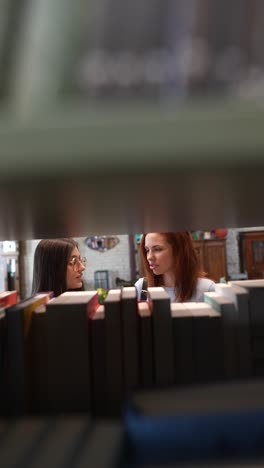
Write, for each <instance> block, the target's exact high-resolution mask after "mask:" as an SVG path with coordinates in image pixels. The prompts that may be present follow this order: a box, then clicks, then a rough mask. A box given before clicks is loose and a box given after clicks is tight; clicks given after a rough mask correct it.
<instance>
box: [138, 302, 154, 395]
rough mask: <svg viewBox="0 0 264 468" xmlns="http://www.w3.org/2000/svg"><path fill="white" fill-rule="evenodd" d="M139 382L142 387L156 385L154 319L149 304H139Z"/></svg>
mask: <svg viewBox="0 0 264 468" xmlns="http://www.w3.org/2000/svg"><path fill="white" fill-rule="evenodd" d="M138 334H139V382H140V386H141V387H151V386H152V385H153V384H154V365H153V337H152V319H151V311H150V308H149V303H148V302H138Z"/></svg>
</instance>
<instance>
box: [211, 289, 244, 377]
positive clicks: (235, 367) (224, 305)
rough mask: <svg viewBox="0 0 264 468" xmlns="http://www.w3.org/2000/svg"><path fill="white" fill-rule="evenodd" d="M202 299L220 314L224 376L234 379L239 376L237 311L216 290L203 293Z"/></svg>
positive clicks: (228, 300)
mask: <svg viewBox="0 0 264 468" xmlns="http://www.w3.org/2000/svg"><path fill="white" fill-rule="evenodd" d="M204 301H205V302H206V303H207V304H209V305H211V306H212V308H213V309H214V310H216V311H217V312H219V313H220V314H221V316H222V322H223V341H224V350H223V357H224V369H225V377H226V378H228V379H234V378H238V377H240V373H239V355H238V345H237V333H236V329H237V323H238V313H237V311H236V309H235V305H234V303H233V302H232V301H231V300H230V299H228V298H226V297H224V296H222V295H220V294H217V293H216V292H206V293H204Z"/></svg>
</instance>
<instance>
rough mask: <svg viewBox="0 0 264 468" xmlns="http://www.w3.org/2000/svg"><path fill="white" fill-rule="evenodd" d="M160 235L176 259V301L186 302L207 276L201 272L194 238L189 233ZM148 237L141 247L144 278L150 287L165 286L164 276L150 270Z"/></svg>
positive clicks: (165, 233) (143, 237)
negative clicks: (147, 249)
mask: <svg viewBox="0 0 264 468" xmlns="http://www.w3.org/2000/svg"><path fill="white" fill-rule="evenodd" d="M158 234H160V235H161V236H162V237H163V238H164V240H165V241H166V242H168V244H170V245H171V247H172V255H173V257H174V259H175V287H176V288H177V294H176V298H175V299H176V300H178V301H180V302H184V301H186V300H188V299H189V298H190V297H191V296H192V294H193V292H194V290H195V287H196V283H197V280H198V278H200V277H203V276H205V274H204V272H203V271H201V270H200V265H199V259H198V257H197V254H196V251H195V248H194V244H193V240H192V236H191V234H190V232H188V231H183V232H159V233H158ZM146 235H147V234H143V235H142V238H141V241H140V246H139V252H140V259H141V264H142V267H143V270H144V276H145V277H146V278H147V283H148V286H150V287H151V286H163V284H162V281H163V275H155V274H154V273H153V271H152V270H150V268H149V264H148V261H147V254H146V250H145V238H146Z"/></svg>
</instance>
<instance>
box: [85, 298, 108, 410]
mask: <svg viewBox="0 0 264 468" xmlns="http://www.w3.org/2000/svg"><path fill="white" fill-rule="evenodd" d="M89 322H90V323H89V332H90V358H91V372H92V414H93V415H94V416H98V417H105V416H106V415H107V377H106V341H105V340H106V334H105V310H104V305H100V306H99V307H98V308H97V309H96V312H95V314H93V315H92V316H91V317H90V319H89Z"/></svg>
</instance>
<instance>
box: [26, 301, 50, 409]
mask: <svg viewBox="0 0 264 468" xmlns="http://www.w3.org/2000/svg"><path fill="white" fill-rule="evenodd" d="M47 317H48V316H47V313H46V305H41V306H39V307H37V308H36V309H35V310H34V311H33V314H32V324H31V335H32V348H31V349H32V395H31V408H32V412H33V413H34V414H38V415H45V413H46V411H47V410H48V409H49V407H50V404H49V401H50V393H51V392H50V385H51V384H52V383H51V381H50V380H49V361H48V334H47Z"/></svg>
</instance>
